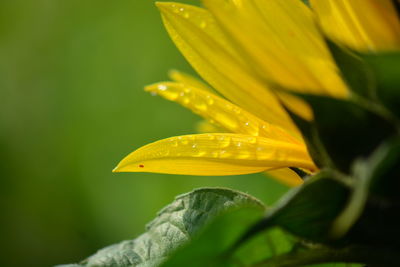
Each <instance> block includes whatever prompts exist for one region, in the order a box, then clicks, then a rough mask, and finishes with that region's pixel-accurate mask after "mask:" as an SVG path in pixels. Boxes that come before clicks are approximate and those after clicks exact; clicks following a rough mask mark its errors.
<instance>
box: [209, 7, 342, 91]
mask: <svg viewBox="0 0 400 267" xmlns="http://www.w3.org/2000/svg"><path fill="white" fill-rule="evenodd" d="M203 2H204V4H205V6H206V7H207V8H208V9H209V10H210V11H211V13H212V14H213V15H214V16H215V18H216V19H217V20H218V22H219V23H220V25H222V28H223V29H224V30H225V31H226V32H227V33H228V34H229V35H230V36H232V39H233V40H234V41H235V42H236V44H237V45H238V46H240V47H241V48H242V51H244V52H245V53H246V54H248V55H250V60H252V62H253V63H254V65H255V67H256V68H255V69H256V70H257V71H258V74H259V75H261V76H263V77H264V78H265V79H266V80H272V81H273V82H275V83H278V84H280V85H282V86H284V87H286V88H290V89H292V90H296V91H300V92H308V93H315V94H327V95H331V96H335V97H345V96H347V89H346V86H345V84H344V83H343V81H342V80H341V78H340V76H339V74H338V71H337V68H336V66H335V64H334V62H333V60H332V58H331V56H330V54H329V51H328V49H327V47H326V45H325V43H324V41H323V38H322V36H321V34H320V33H319V31H318V28H317V27H316V25H315V21H314V17H313V14H312V12H311V11H310V9H309V8H308V7H307V6H305V5H304V4H303V3H301V1H299V0H284V1H282V0H269V1H265V0H203Z"/></svg>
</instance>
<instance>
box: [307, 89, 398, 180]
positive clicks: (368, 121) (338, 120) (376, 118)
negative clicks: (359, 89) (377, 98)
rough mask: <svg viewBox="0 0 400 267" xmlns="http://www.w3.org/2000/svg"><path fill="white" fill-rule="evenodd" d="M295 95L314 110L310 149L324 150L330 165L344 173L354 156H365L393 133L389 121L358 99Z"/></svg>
mask: <svg viewBox="0 0 400 267" xmlns="http://www.w3.org/2000/svg"><path fill="white" fill-rule="evenodd" d="M299 96H300V97H301V98H302V99H304V100H305V101H306V102H307V103H309V104H310V105H311V107H312V109H313V111H314V118H315V119H314V121H313V122H310V123H311V124H314V125H315V129H316V132H317V134H315V133H314V135H317V137H316V136H312V137H311V138H313V139H312V140H314V141H313V142H314V144H315V143H317V142H319V146H317V145H315V147H313V148H312V149H315V150H317V152H318V153H316V155H317V156H318V155H319V154H322V155H325V154H328V155H329V159H330V161H331V162H333V164H334V166H335V167H337V168H338V169H339V170H341V171H343V172H345V173H349V172H350V167H351V165H352V163H353V161H354V160H355V159H356V158H358V157H364V156H368V155H369V154H370V153H371V152H372V151H373V150H374V149H375V148H377V147H378V146H379V145H380V144H381V143H382V142H383V141H384V140H385V139H386V138H388V137H390V136H394V135H396V134H397V132H396V128H395V126H394V125H393V124H392V123H391V122H389V121H388V120H386V119H385V118H383V117H382V116H380V115H378V114H377V113H375V112H374V111H371V110H370V109H367V108H365V107H363V106H361V105H359V104H358V103H354V102H352V101H348V100H341V99H335V98H330V97H325V96H317V95H299ZM310 127H312V126H310ZM303 128H304V126H303ZM300 130H302V129H301V127H300ZM306 134H307V133H306ZM305 138H309V137H308V136H307V135H305ZM315 140H317V141H315ZM311 156H313V154H311ZM313 159H316V158H313ZM329 167H331V166H329Z"/></svg>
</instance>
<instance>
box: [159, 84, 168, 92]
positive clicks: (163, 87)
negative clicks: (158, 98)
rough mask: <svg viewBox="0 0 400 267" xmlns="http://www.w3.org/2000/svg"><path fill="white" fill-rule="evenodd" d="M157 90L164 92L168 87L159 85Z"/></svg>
mask: <svg viewBox="0 0 400 267" xmlns="http://www.w3.org/2000/svg"><path fill="white" fill-rule="evenodd" d="M157 89H158V90H160V91H165V90H167V89H168V87H167V86H166V85H165V84H159V85H158V86H157Z"/></svg>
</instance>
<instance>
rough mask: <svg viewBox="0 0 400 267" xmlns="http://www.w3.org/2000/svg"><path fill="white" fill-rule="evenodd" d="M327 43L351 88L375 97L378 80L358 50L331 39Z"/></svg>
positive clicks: (364, 94) (366, 95) (367, 96)
mask: <svg viewBox="0 0 400 267" xmlns="http://www.w3.org/2000/svg"><path fill="white" fill-rule="evenodd" d="M326 43H327V45H328V47H329V49H330V51H331V54H332V56H333V58H334V59H335V61H336V64H337V65H338V67H339V69H340V71H341V75H342V77H343V79H344V80H345V81H346V83H347V85H348V87H349V89H350V90H352V92H353V93H355V94H357V95H359V96H362V97H366V98H368V99H375V98H376V82H375V78H374V76H373V71H372V69H371V67H370V66H369V65H368V64H367V63H366V62H365V61H363V59H362V58H361V57H360V55H358V54H357V53H356V52H354V51H351V50H350V49H347V48H345V47H343V46H339V45H338V44H336V43H334V42H332V41H331V40H329V39H327V40H326Z"/></svg>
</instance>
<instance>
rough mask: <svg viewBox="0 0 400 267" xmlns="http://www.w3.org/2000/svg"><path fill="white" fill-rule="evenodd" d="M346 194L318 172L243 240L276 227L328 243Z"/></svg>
mask: <svg viewBox="0 0 400 267" xmlns="http://www.w3.org/2000/svg"><path fill="white" fill-rule="evenodd" d="M349 191H350V190H349V188H348V187H346V186H345V185H344V184H343V183H341V182H339V181H338V180H336V179H332V174H331V173H329V172H321V173H319V174H318V175H317V176H314V177H311V178H310V179H309V180H308V181H306V183H305V184H304V185H303V186H301V187H299V188H295V189H293V190H292V191H290V192H289V193H287V194H286V195H285V196H284V197H283V198H282V199H281V200H280V201H279V203H277V205H276V206H275V208H273V209H271V210H269V211H268V213H267V215H266V217H265V218H264V219H263V220H261V221H260V222H259V223H258V224H257V225H255V226H254V227H253V228H252V229H251V230H250V231H249V232H248V233H247V235H246V236H245V237H244V239H246V238H248V237H249V236H252V235H254V234H257V233H258V232H260V231H262V230H264V229H267V228H270V227H273V226H280V227H282V228H284V229H286V230H288V231H289V232H291V233H293V234H295V235H296V236H299V237H301V238H303V239H307V240H310V241H314V242H330V241H331V237H330V230H331V227H332V221H333V220H334V219H335V218H336V217H337V216H338V215H339V214H340V212H341V211H342V209H343V208H344V207H345V204H346V202H347V200H348V196H349V193H350V192H349Z"/></svg>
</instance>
